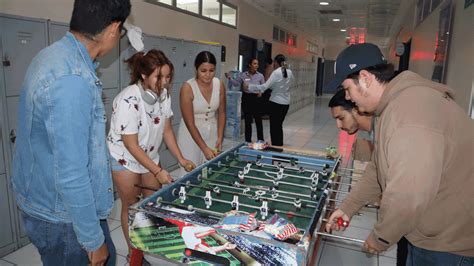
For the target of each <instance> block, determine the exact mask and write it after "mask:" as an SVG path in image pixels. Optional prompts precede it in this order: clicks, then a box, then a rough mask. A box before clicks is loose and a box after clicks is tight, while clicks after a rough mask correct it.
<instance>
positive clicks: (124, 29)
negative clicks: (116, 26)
mask: <svg viewBox="0 0 474 266" xmlns="http://www.w3.org/2000/svg"><path fill="white" fill-rule="evenodd" d="M125 35H127V29H126V28H125V27H124V26H123V23H122V24H120V38H123V37H124V36H125Z"/></svg>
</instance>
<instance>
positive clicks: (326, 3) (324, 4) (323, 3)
mask: <svg viewBox="0 0 474 266" xmlns="http://www.w3.org/2000/svg"><path fill="white" fill-rule="evenodd" d="M319 4H320V5H322V6H327V5H329V3H328V2H319Z"/></svg>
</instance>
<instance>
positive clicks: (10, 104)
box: [7, 96, 20, 158]
mask: <svg viewBox="0 0 474 266" xmlns="http://www.w3.org/2000/svg"><path fill="white" fill-rule="evenodd" d="M19 101H20V97H19V96H15V97H7V117H8V140H9V141H8V143H9V144H10V153H11V154H10V158H13V151H14V150H15V140H16V127H17V124H16V123H17V118H18V103H19Z"/></svg>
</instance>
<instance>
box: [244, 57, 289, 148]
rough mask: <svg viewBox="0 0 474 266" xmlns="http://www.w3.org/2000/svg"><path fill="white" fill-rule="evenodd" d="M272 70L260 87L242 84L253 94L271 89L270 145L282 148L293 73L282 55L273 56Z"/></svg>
mask: <svg viewBox="0 0 474 266" xmlns="http://www.w3.org/2000/svg"><path fill="white" fill-rule="evenodd" d="M273 64H275V67H276V69H275V70H273V72H272V74H271V75H270V77H269V78H268V80H267V81H266V82H265V83H264V84H261V85H255V84H246V83H244V85H243V86H244V90H245V91H247V92H253V93H263V92H264V91H265V90H268V89H272V95H271V96H270V103H269V105H268V106H269V108H268V109H269V110H268V113H269V115H270V138H271V140H272V145H276V146H283V121H284V120H285V117H286V114H287V113H288V109H289V108H290V100H291V99H290V86H291V84H292V83H293V80H294V78H293V73H292V72H291V70H290V69H288V65H287V62H286V57H285V56H284V55H282V54H279V55H277V56H275V60H274V62H273Z"/></svg>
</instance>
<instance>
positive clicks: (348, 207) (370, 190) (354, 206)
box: [339, 154, 382, 217]
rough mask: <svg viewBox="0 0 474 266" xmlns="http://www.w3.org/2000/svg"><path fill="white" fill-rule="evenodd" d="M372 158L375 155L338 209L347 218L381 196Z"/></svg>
mask: <svg viewBox="0 0 474 266" xmlns="http://www.w3.org/2000/svg"><path fill="white" fill-rule="evenodd" d="M374 156H375V154H372V160H371V161H370V162H369V163H368V164H367V167H366V168H365V171H364V174H363V175H362V177H361V178H360V179H359V181H358V182H357V183H356V184H355V185H353V187H352V190H351V192H350V193H349V195H348V196H347V198H345V199H344V201H343V202H342V204H341V206H340V207H339V209H341V210H342V211H343V212H344V213H345V214H346V215H347V216H349V217H352V216H353V215H354V214H355V213H356V212H357V211H359V210H360V209H361V208H362V207H364V205H365V204H367V202H371V201H373V200H375V199H377V198H378V197H379V196H380V195H381V194H382V191H381V189H380V185H379V183H378V181H377V168H376V167H375V163H374Z"/></svg>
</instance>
